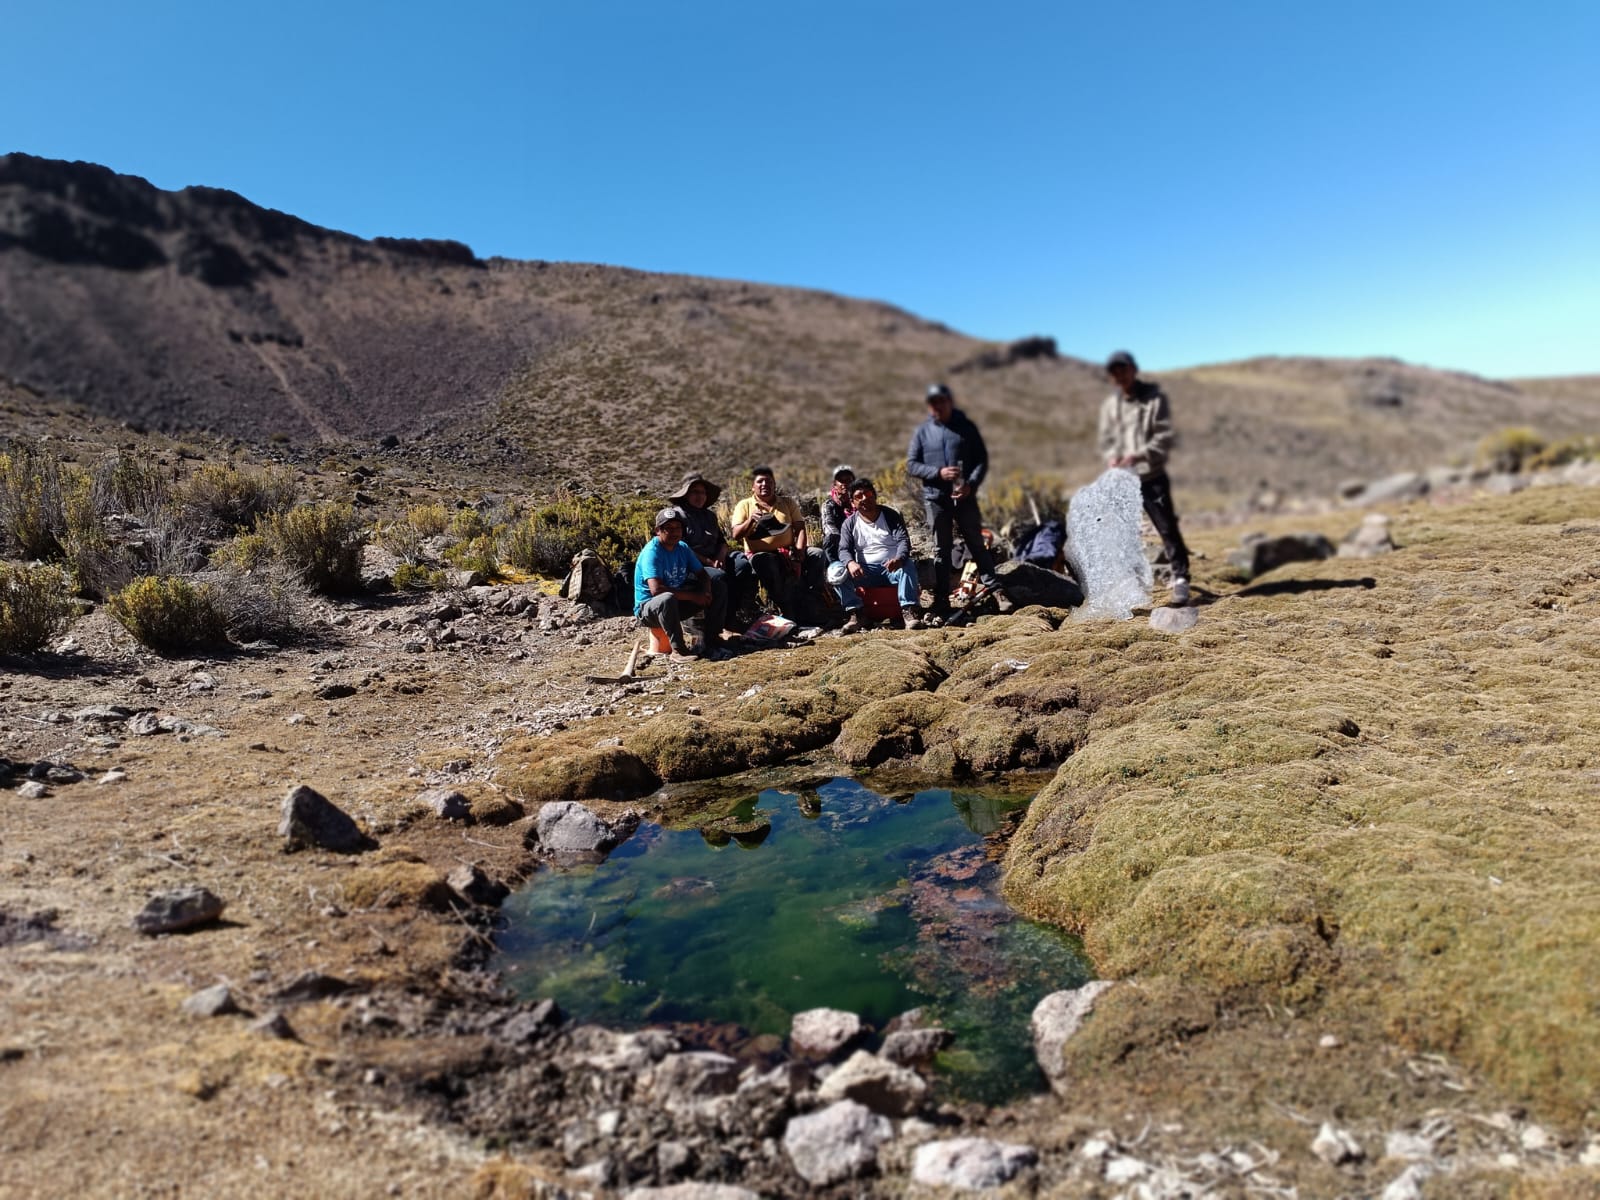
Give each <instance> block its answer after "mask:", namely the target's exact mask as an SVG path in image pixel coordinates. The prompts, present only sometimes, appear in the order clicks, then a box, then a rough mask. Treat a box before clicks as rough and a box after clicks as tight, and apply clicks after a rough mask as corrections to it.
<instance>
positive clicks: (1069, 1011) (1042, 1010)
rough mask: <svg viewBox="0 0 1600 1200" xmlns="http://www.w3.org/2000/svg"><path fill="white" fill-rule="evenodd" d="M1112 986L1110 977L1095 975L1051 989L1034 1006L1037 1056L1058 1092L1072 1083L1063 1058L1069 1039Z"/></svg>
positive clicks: (1060, 1093)
mask: <svg viewBox="0 0 1600 1200" xmlns="http://www.w3.org/2000/svg"><path fill="white" fill-rule="evenodd" d="M1111 986H1112V981H1111V980H1109V979H1096V980H1093V981H1092V982H1090V983H1086V984H1084V985H1083V986H1082V987H1079V988H1069V989H1067V990H1065V991H1060V992H1051V993H1050V994H1049V995H1048V996H1046V997H1045V998H1044V999H1043V1000H1041V1001H1039V1003H1038V1004H1037V1005H1035V1006H1034V1010H1033V1019H1032V1027H1033V1052H1034V1056H1035V1057H1036V1058H1037V1059H1038V1060H1039V1067H1040V1069H1041V1070H1043V1071H1044V1074H1045V1078H1046V1079H1048V1080H1049V1081H1050V1087H1051V1090H1052V1091H1054V1092H1055V1093H1056V1094H1057V1095H1066V1093H1067V1089H1068V1087H1069V1086H1070V1084H1071V1079H1070V1077H1069V1075H1068V1072H1067V1066H1066V1063H1065V1061H1063V1053H1064V1052H1065V1050H1066V1045H1067V1041H1068V1040H1069V1039H1070V1038H1071V1037H1072V1035H1073V1034H1075V1033H1077V1032H1078V1029H1079V1027H1080V1026H1082V1024H1083V1022H1084V1018H1086V1017H1087V1016H1088V1015H1089V1014H1090V1013H1091V1012H1093V1011H1094V1005H1095V1001H1096V1000H1098V999H1099V998H1100V996H1101V994H1102V993H1103V992H1105V990H1106V989H1107V988H1109V987H1111Z"/></svg>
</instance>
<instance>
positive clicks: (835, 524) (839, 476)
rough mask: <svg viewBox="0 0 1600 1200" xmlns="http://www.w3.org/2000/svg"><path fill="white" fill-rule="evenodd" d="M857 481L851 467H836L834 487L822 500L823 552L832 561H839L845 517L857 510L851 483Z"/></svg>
mask: <svg viewBox="0 0 1600 1200" xmlns="http://www.w3.org/2000/svg"><path fill="white" fill-rule="evenodd" d="M855 481H856V473H855V472H854V471H853V470H851V469H850V468H849V467H846V466H843V465H842V464H841V465H840V466H837V467H835V468H834V469H833V487H832V488H830V489H829V491H828V494H827V495H826V496H825V497H823V500H822V552H823V553H824V554H826V555H827V556H828V561H829V562H831V563H836V562H838V561H839V530H840V529H842V528H844V519H845V518H846V517H848V516H849V515H850V514H851V513H852V512H854V511H855V510H854V509H853V508H852V507H851V504H850V485H851V484H852V483H854V482H855Z"/></svg>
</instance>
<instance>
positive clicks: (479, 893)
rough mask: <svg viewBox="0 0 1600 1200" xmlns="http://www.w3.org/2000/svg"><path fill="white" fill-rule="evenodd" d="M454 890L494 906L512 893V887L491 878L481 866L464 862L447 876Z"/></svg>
mask: <svg viewBox="0 0 1600 1200" xmlns="http://www.w3.org/2000/svg"><path fill="white" fill-rule="evenodd" d="M445 882H446V883H448V884H449V885H450V888H451V890H452V891H454V892H455V894H456V895H458V896H460V897H461V898H462V899H464V900H470V901H471V902H472V903H474V904H481V905H483V906H484V907H485V908H494V907H495V906H496V905H498V904H499V903H500V902H501V901H502V900H504V899H505V898H506V897H507V896H509V895H510V894H511V889H510V888H508V887H507V886H506V885H505V884H503V883H501V882H500V881H499V880H497V879H490V878H489V876H487V875H485V874H484V873H483V869H482V868H481V867H478V866H475V865H474V864H472V863H462V864H461V865H460V866H459V867H456V868H455V869H454V870H453V871H451V872H450V874H449V875H448V876H447V877H446V879H445Z"/></svg>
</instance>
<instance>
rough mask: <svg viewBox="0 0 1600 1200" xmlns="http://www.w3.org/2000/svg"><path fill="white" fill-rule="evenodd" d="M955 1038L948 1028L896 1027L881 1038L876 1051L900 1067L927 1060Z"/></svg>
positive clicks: (914, 1064)
mask: <svg viewBox="0 0 1600 1200" xmlns="http://www.w3.org/2000/svg"><path fill="white" fill-rule="evenodd" d="M954 1040H955V1034H953V1033H951V1032H950V1031H949V1030H948V1029H936V1028H934V1029H897V1030H895V1031H894V1032H893V1033H891V1034H889V1035H888V1036H887V1037H885V1038H884V1039H883V1049H882V1050H880V1051H879V1052H878V1053H879V1054H881V1055H882V1056H883V1057H884V1058H886V1059H888V1060H889V1061H890V1062H892V1063H897V1064H899V1065H900V1066H902V1067H911V1066H916V1065H917V1064H919V1063H925V1062H928V1061H929V1060H930V1059H932V1058H933V1056H934V1055H935V1054H937V1053H939V1051H941V1050H943V1049H944V1048H945V1047H946V1046H948V1045H949V1044H950V1043H951V1042H953V1041H954Z"/></svg>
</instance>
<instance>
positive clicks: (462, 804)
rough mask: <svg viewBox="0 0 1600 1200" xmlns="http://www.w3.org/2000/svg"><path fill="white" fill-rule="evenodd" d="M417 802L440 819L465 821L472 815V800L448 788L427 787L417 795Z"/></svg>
mask: <svg viewBox="0 0 1600 1200" xmlns="http://www.w3.org/2000/svg"><path fill="white" fill-rule="evenodd" d="M417 803H418V804H421V805H423V806H424V807H426V808H427V809H428V810H429V811H430V812H432V813H433V815H434V816H436V817H438V818H439V819H440V820H441V821H465V820H466V819H467V818H468V817H470V816H472V802H471V801H470V800H468V799H467V798H466V797H465V796H463V795H462V794H461V793H460V792H456V791H452V790H450V789H449V788H429V789H428V790H427V791H425V792H423V793H421V794H420V795H418V796H417Z"/></svg>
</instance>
